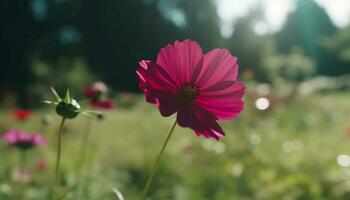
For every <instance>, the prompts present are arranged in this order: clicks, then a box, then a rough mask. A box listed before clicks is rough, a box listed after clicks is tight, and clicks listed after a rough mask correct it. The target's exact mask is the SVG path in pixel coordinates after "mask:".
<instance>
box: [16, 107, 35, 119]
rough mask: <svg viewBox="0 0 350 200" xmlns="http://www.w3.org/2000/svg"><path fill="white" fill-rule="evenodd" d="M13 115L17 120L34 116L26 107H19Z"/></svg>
mask: <svg viewBox="0 0 350 200" xmlns="http://www.w3.org/2000/svg"><path fill="white" fill-rule="evenodd" d="M12 116H13V118H14V119H15V120H17V121H27V120H28V119H30V118H31V117H32V111H30V110H26V109H17V110H15V111H14V112H13V113H12Z"/></svg>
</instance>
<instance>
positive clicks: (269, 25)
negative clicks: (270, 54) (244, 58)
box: [217, 0, 350, 37]
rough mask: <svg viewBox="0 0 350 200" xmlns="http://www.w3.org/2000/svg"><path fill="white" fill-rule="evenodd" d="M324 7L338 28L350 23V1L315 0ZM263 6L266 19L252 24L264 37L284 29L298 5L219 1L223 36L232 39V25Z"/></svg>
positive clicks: (280, 0) (291, 0)
mask: <svg viewBox="0 0 350 200" xmlns="http://www.w3.org/2000/svg"><path fill="white" fill-rule="evenodd" d="M315 1H316V3H318V4H319V5H320V6H321V7H323V8H324V9H325V10H326V12H327V13H328V15H329V16H330V17H331V19H332V21H333V22H334V24H335V25H336V26H338V27H345V26H347V25H349V23H350V0H315ZM259 5H260V6H261V7H262V10H263V13H264V15H265V19H262V20H261V21H257V22H255V23H254V24H252V27H253V29H254V31H255V32H256V33H257V34H259V35H263V34H265V33H268V32H275V31H278V30H280V29H281V28H282V26H283V23H284V22H285V20H286V18H287V15H288V13H290V12H292V11H293V10H294V9H295V7H296V5H295V0H243V1H242V0H217V12H218V15H219V17H220V19H221V34H222V36H223V37H230V36H231V35H232V33H233V31H234V30H233V27H232V24H234V23H235V22H236V21H237V19H239V18H240V17H244V16H246V15H247V14H248V13H249V11H250V10H251V9H253V8H255V7H256V6H259Z"/></svg>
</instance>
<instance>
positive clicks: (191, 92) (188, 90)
mask: <svg viewBox="0 0 350 200" xmlns="http://www.w3.org/2000/svg"><path fill="white" fill-rule="evenodd" d="M198 95H199V90H198V88H197V86H195V85H194V84H192V83H188V84H185V85H183V86H182V88H181V91H180V97H181V99H183V100H184V101H193V100H194V99H196V97H197V96H198Z"/></svg>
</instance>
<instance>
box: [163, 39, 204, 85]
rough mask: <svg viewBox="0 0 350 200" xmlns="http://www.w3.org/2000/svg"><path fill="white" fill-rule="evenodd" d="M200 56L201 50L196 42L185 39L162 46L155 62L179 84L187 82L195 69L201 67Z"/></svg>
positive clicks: (201, 54)
mask: <svg viewBox="0 0 350 200" xmlns="http://www.w3.org/2000/svg"><path fill="white" fill-rule="evenodd" d="M202 57H203V52H202V49H201V47H200V46H199V45H198V43H197V42H194V41H190V40H188V39H187V40H185V41H183V42H179V41H175V43H174V44H173V45H170V44H168V45H167V46H166V47H164V48H162V49H161V50H160V52H159V54H158V57H157V64H158V65H160V66H161V67H162V68H164V70H165V71H166V72H167V73H168V74H169V75H170V76H171V77H172V79H173V80H176V81H177V83H178V84H179V85H181V84H184V83H189V82H190V81H191V79H192V76H193V72H194V71H195V69H196V68H198V69H200V68H201V60H202ZM199 66H200V67H199ZM198 69H197V73H198V71H199V70H198Z"/></svg>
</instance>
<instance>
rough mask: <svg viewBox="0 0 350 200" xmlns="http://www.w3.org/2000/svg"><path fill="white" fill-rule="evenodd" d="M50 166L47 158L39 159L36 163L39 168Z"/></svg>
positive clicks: (44, 168) (43, 168)
mask: <svg viewBox="0 0 350 200" xmlns="http://www.w3.org/2000/svg"><path fill="white" fill-rule="evenodd" d="M47 167H48V165H47V162H46V161H45V160H39V161H38V162H37V163H36V168H37V169H39V170H46V169H47Z"/></svg>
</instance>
